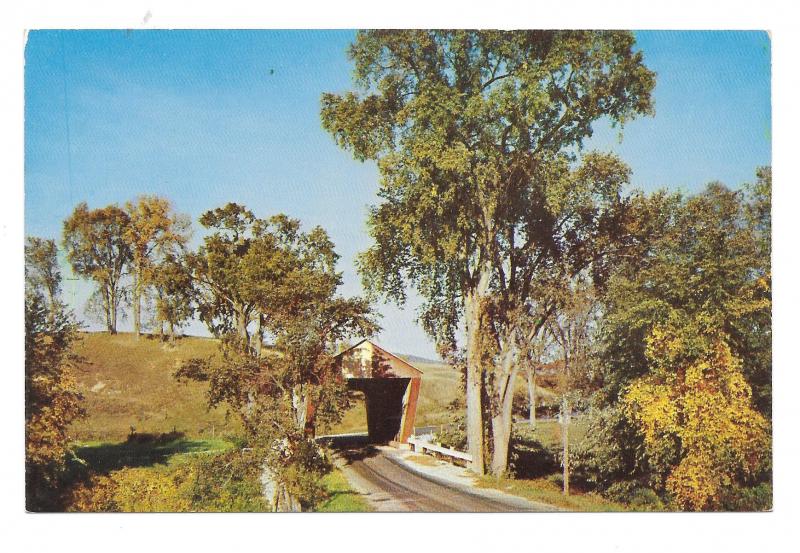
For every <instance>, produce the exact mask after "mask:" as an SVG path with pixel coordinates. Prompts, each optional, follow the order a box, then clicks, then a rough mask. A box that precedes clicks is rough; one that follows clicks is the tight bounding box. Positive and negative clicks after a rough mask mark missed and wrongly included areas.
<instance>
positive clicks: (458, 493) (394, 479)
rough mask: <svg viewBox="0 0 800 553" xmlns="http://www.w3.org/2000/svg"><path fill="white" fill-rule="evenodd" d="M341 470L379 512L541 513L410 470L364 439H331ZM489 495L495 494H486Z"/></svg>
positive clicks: (519, 503)
mask: <svg viewBox="0 0 800 553" xmlns="http://www.w3.org/2000/svg"><path fill="white" fill-rule="evenodd" d="M330 443H331V445H332V447H334V449H336V450H337V451H338V456H339V459H340V463H339V465H340V468H341V469H342V471H343V472H344V474H345V476H346V477H347V479H348V480H349V481H350V483H351V485H352V486H353V487H354V488H355V489H356V490H357V491H359V492H361V493H362V494H364V495H365V497H366V499H367V501H368V502H369V503H370V504H371V506H372V507H373V508H374V509H375V510H376V511H384V512H436V513H442V512H445V513H451V512H467V513H476V512H477V513H486V512H512V511H537V510H539V509H537V508H536V507H535V505H533V504H530V506H525V505H524V502H521V501H512V500H505V501H504V500H503V499H502V498H491V497H486V496H485V495H483V494H481V493H479V492H477V491H473V490H469V489H467V488H466V486H462V485H456V484H449V483H446V482H443V481H441V480H438V479H434V478H432V477H429V476H427V475H425V474H422V473H420V472H416V471H413V470H410V469H409V468H407V467H406V466H404V464H403V463H402V462H400V461H398V460H395V459H394V458H393V455H392V454H391V453H387V452H384V451H381V449H378V448H377V447H375V446H373V445H370V444H367V443H366V440H365V438H364V437H355V436H349V437H347V438H346V439H340V438H336V439H333V440H330ZM486 493H487V494H489V493H491V492H486Z"/></svg>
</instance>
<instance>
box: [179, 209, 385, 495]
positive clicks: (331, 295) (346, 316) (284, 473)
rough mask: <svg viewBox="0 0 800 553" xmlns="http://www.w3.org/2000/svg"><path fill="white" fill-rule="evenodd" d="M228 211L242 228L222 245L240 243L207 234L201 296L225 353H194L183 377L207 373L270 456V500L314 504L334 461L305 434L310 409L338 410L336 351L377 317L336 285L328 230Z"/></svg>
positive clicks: (214, 396) (320, 418)
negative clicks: (264, 340)
mask: <svg viewBox="0 0 800 553" xmlns="http://www.w3.org/2000/svg"><path fill="white" fill-rule="evenodd" d="M224 210H225V212H224V214H225V216H224V217H220V218H218V219H215V221H216V224H217V228H226V229H229V232H231V233H233V234H235V236H234V235H233V234H230V235H226V236H227V238H226V239H225V240H224V241H223V242H222V244H225V245H229V246H233V245H237V247H229V248H225V249H221V248H217V247H216V245H219V244H220V242H219V240H220V238H219V237H216V238H215V237H214V236H212V237H209V239H208V240H207V242H206V245H207V246H209V245H211V246H214V247H213V248H208V249H205V250H202V252H201V253H202V255H204V257H205V258H206V260H207V261H205V262H202V260H197V261H196V263H197V265H196V268H198V269H199V271H200V272H199V273H197V274H198V279H204V280H201V284H200V285H201V286H205V287H206V294H207V296H206V297H204V298H203V299H202V300H201V301H202V302H203V304H205V305H206V306H207V307H206V309H207V310H208V311H207V313H212V312H213V313H216V318H215V319H213V320H215V321H218V322H216V323H214V324H213V326H212V328H214V329H216V331H217V332H218V333H219V335H220V336H222V337H223V341H222V348H221V352H220V356H218V357H217V358H216V359H212V360H200V359H195V360H191V361H190V362H188V363H187V364H185V365H184V366H183V367H182V368H181V369H180V370H179V372H178V377H179V378H193V379H196V380H207V381H209V383H210V388H209V403H210V404H211V405H216V404H219V403H223V402H224V403H226V404H227V405H229V406H230V407H231V408H232V409H233V410H234V411H235V412H236V413H238V414H239V416H240V417H241V418H242V421H243V423H244V427H245V429H246V430H247V432H248V437H249V439H250V443H251V444H252V446H253V447H256V448H258V451H259V452H261V453H263V456H264V458H265V460H266V466H265V470H266V473H265V476H266V478H265V481H266V482H267V483H268V484H269V487H270V488H271V490H272V504H273V507H274V508H275V509H276V510H279V511H296V510H307V509H310V508H313V506H314V505H315V504H316V503H317V502H318V501H319V500H320V498H321V497H322V490H321V488H320V484H319V480H320V477H321V476H322V474H324V472H326V471H327V470H328V468H329V467H328V465H327V462H326V461H325V459H324V456H323V455H322V454H321V451H320V450H319V447H318V446H317V445H316V443H315V442H314V440H313V436H309V435H308V427H309V425H310V424H311V422H312V421H311V419H310V418H309V417H313V418H314V419H315V420H316V421H317V422H321V423H323V424H324V423H330V422H333V421H335V420H337V419H338V418H339V417H340V416H341V413H342V407H343V402H345V401H346V397H347V394H346V393H344V390H343V386H344V383H343V381H342V379H341V375H340V374H339V373H338V372H337V369H336V367H335V365H334V362H333V354H334V353H335V352H336V348H337V345H338V344H339V343H340V342H341V341H343V340H347V339H350V338H354V337H356V336H369V335H371V334H373V333H374V332H375V331H376V330H377V325H376V324H375V322H374V318H373V315H372V313H371V310H370V307H369V304H368V303H367V302H366V301H364V300H362V299H359V298H343V297H341V296H339V295H338V294H337V289H338V287H339V286H340V285H341V274H340V273H338V272H336V269H335V266H336V261H337V259H338V256H337V255H336V253H335V251H334V247H333V243H332V242H331V241H330V239H329V237H328V235H327V233H325V231H324V230H322V229H321V228H315V229H312V230H311V231H309V232H302V231H301V230H300V224H299V222H298V221H296V220H293V219H290V218H288V217H286V216H283V215H277V216H274V217H271V218H270V219H266V220H261V219H256V218H255V217H254V216H252V215H250V214H249V213H250V212H247V211H246V210H245V209H244V208H242V207H241V206H238V207H233V206H228V207H227V208H224ZM244 214H247V217H246V218H242V217H241V216H242V215H244ZM209 222H210V221H209ZM212 252H213V256H214V257H213V258H212V256H211V254H212ZM220 267H224V268H225V271H222V270H221V269H219V268H220ZM218 269H219V270H218ZM211 276H215V280H211V278H210V277H211ZM223 284H224V286H223ZM231 299H234V300H235V302H232V301H231ZM203 304H201V309H202V308H203ZM218 306H223V308H220V307H218ZM243 313H245V314H247V315H246V316H247V317H248V319H247V321H248V322H249V323H257V324H258V325H261V331H263V332H264V333H268V334H269V336H270V337H271V338H272V340H273V345H272V347H270V349H269V350H268V351H260V349H259V348H258V347H257V346H254V345H253V343H252V341H251V340H250V339H249V338H250V337H251V336H250V335H249V334H248V333H247V332H246V326H247V325H245V324H244V321H243V320H242V321H240V322H239V323H238V324H236V318H237V316H241V314H243ZM252 337H255V335H253V336H252ZM259 340H260V337H259Z"/></svg>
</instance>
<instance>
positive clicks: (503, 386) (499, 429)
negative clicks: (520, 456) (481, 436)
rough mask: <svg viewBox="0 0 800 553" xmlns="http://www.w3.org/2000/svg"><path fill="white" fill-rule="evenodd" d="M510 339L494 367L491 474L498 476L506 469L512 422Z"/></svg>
mask: <svg viewBox="0 0 800 553" xmlns="http://www.w3.org/2000/svg"><path fill="white" fill-rule="evenodd" d="M510 344H511V341H509V342H508V345H507V346H506V348H505V351H502V352H501V357H500V366H499V367H496V368H495V371H496V372H495V383H496V390H495V394H496V397H495V398H494V400H495V402H496V403H495V412H494V414H493V416H492V446H493V447H492V474H493V475H494V476H496V477H498V478H500V477H502V476H504V475H505V473H506V471H507V470H508V454H509V447H510V445H511V428H512V424H513V406H514V384H515V382H516V379H517V366H516V364H515V363H514V354H513V351H512V349H511V348H512V347H513V346H511V345H510Z"/></svg>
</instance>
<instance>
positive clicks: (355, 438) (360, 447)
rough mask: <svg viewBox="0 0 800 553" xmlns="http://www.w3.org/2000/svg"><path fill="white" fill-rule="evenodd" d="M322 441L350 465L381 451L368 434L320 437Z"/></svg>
mask: <svg viewBox="0 0 800 553" xmlns="http://www.w3.org/2000/svg"><path fill="white" fill-rule="evenodd" d="M320 442H321V443H322V444H324V445H326V446H328V447H330V448H331V449H332V450H333V451H335V452H336V454H337V455H338V456H339V457H341V458H342V459H343V460H344V461H345V463H346V464H348V465H350V464H352V463H355V462H357V461H363V460H364V459H368V458H370V457H375V456H376V455H378V453H379V452H378V449H377V448H376V447H375V445H376V444H374V443H372V442H370V439H369V436H367V435H366V434H364V435H346V436H329V437H326V438H322V439H320Z"/></svg>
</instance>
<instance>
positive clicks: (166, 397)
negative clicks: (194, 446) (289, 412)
mask: <svg viewBox="0 0 800 553" xmlns="http://www.w3.org/2000/svg"><path fill="white" fill-rule="evenodd" d="M216 351H217V342H216V340H213V339H210V338H197V337H183V338H179V339H178V340H177V341H176V342H175V344H168V343H165V342H161V341H160V340H159V339H158V337H156V336H148V335H143V336H142V337H141V338H139V339H138V340H137V339H136V337H135V336H134V335H133V334H131V333H119V334H116V335H109V334H106V333H104V332H103V333H101V332H96V333H82V334H81V340H79V341H78V343H77V344H76V346H75V348H74V352H75V353H76V354H78V355H79V356H80V357H81V358H82V361H81V362H80V363H79V364H78V367H77V370H76V377H77V381H78V388H79V390H80V391H81V393H82V394H83V396H84V400H83V406H84V408H85V409H86V413H87V416H86V417H85V418H83V419H81V420H78V421H76V422H75V423H73V425H72V426H71V427H70V433H71V436H72V439H73V440H78V441H84V442H88V441H92V442H97V441H104V442H113V441H120V440H125V439H126V437H127V436H128V435H129V434H130V433H131V431H132V430H133V429H135V431H136V432H137V433H159V432H165V431H170V430H171V431H175V432H181V433H183V434H185V435H186V436H187V437H189V438H197V439H203V440H205V439H207V438H208V439H217V438H219V437H224V436H225V435H228V434H237V433H238V432H239V431H240V430H241V429H240V425H239V422H238V420H237V418H236V417H227V416H226V411H225V409H222V408H217V409H212V410H208V409H207V402H206V391H207V389H208V386H207V385H206V384H205V383H200V382H188V383H180V382H178V381H177V380H175V378H174V377H173V376H172V375H173V373H174V372H175V370H176V369H177V368H178V366H180V364H181V362H183V361H184V360H187V359H190V358H192V357H208V356H211V355H214V353H215V352H216Z"/></svg>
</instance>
